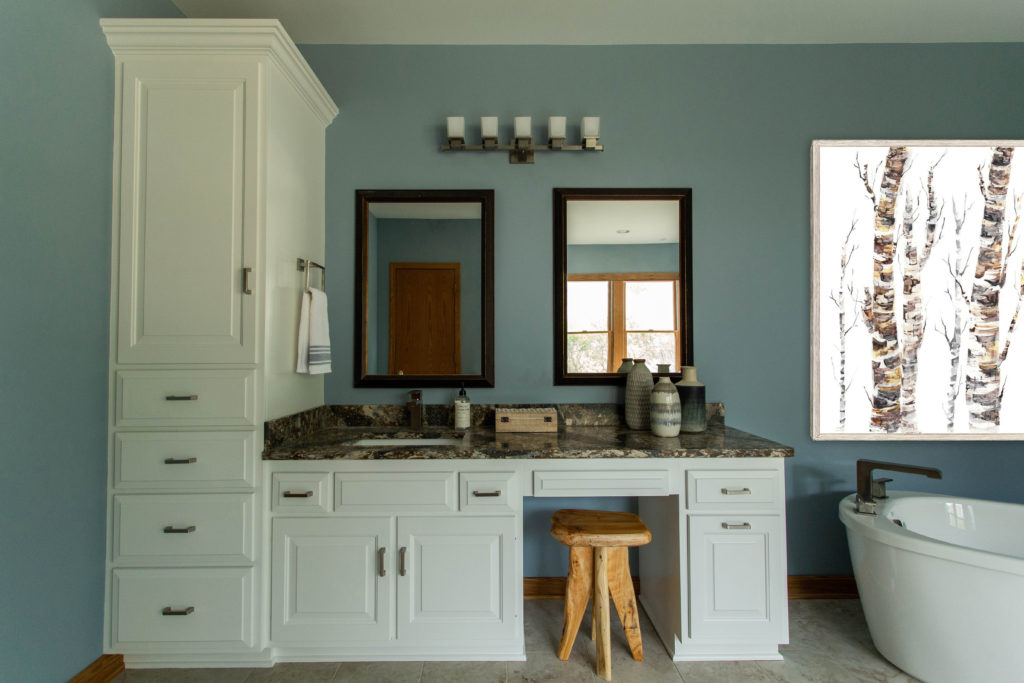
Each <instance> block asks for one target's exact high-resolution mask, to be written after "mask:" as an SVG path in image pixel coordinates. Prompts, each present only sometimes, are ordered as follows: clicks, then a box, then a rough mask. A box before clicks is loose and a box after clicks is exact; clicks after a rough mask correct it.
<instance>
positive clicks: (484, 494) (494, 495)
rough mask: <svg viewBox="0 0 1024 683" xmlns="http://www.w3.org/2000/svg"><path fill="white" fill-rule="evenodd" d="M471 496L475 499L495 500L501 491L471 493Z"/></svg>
mask: <svg viewBox="0 0 1024 683" xmlns="http://www.w3.org/2000/svg"><path fill="white" fill-rule="evenodd" d="M473 495H474V496H476V497H477V498H497V497H498V496H500V495H501V491H473Z"/></svg>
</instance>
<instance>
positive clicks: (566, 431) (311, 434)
mask: <svg viewBox="0 0 1024 683" xmlns="http://www.w3.org/2000/svg"><path fill="white" fill-rule="evenodd" d="M713 405H719V406H720V404H709V413H708V414H709V420H708V428H707V431H705V432H701V433H699V434H680V435H679V436H678V437H671V438H660V437H657V436H654V434H652V433H651V432H649V431H635V430H632V429H629V428H628V427H626V426H625V425H622V424H618V423H617V422H618V420H614V421H613V420H610V419H609V420H601V419H591V420H583V421H589V422H602V421H604V422H614V423H611V424H579V422H580V420H579V419H578V418H575V417H574V416H575V415H577V414H578V413H573V412H571V411H568V410H563V408H562V407H561V406H559V429H558V432H547V433H522V432H495V431H494V426H493V417H492V419H491V424H486V419H480V420H477V421H476V424H474V426H472V427H471V428H470V429H468V430H456V429H453V428H452V427H450V426H445V425H443V424H440V425H434V426H430V425H427V426H424V427H423V428H422V429H418V430H413V429H409V428H407V427H402V426H400V425H395V424H381V422H387V420H376V419H375V420H366V422H368V424H364V425H353V424H338V420H333V421H332V420H331V419H330V417H329V416H330V413H325V414H326V415H328V419H321V417H322V416H309V415H306V414H301V415H300V416H291V417H289V418H283V420H291V422H290V423H287V424H288V425H289V427H288V428H287V429H281V424H284V423H281V422H280V421H277V426H276V427H275V424H274V423H270V422H268V423H267V438H266V444H265V446H266V447H265V450H264V452H263V459H264V460H444V459H494V458H513V459H540V458H574V459H582V458H787V457H792V456H793V449H792V448H790V447H788V446H784V445H782V444H780V443H776V442H774V441H770V440H768V439H765V438H762V437H759V436H755V435H753V434H749V433H747V432H743V431H740V430H738V429H734V428H732V427H728V426H726V424H725V421H724V418H723V415H724V410H723V411H716V410H715V409H714V408H712V406H713ZM339 408H348V407H347V406H345V407H341V406H329V407H324V409H318V410H328V411H329V410H331V409H334V410H335V413H334V415H337V414H338V410H337V409H339ZM474 408H476V406H474ZM364 412H365V411H364ZM351 421H352V420H351V417H350V419H349V420H348V421H347V422H351ZM332 422H333V423H332ZM417 438H424V439H439V438H444V439H460V440H461V443H460V444H459V445H457V446H437V445H427V446H420V445H408V446H405V445H403V446H356V445H354V442H356V441H358V440H361V439H417Z"/></svg>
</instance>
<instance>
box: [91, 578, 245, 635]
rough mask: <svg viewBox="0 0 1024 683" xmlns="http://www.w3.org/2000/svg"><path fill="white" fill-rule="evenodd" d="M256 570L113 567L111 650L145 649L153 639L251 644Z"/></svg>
mask: <svg viewBox="0 0 1024 683" xmlns="http://www.w3.org/2000/svg"><path fill="white" fill-rule="evenodd" d="M252 572H253V570H252V569H245V568H235V567H231V568H223V569H220V568H217V569H214V568H209V569H115V570H114V571H113V582H112V586H111V587H112V598H113V600H112V609H111V619H112V624H111V640H112V645H113V649H114V650H116V651H117V652H138V651H146V650H147V649H148V647H149V646H150V645H151V644H153V643H178V644H182V645H191V646H199V647H202V648H209V647H211V646H215V645H219V646H222V647H232V646H234V647H251V646H252V644H253V627H252V611H251V608H250V605H251V602H252V581H253V579H252ZM165 612H171V614H165Z"/></svg>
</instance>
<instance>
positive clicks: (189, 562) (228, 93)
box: [101, 19, 338, 666]
mask: <svg viewBox="0 0 1024 683" xmlns="http://www.w3.org/2000/svg"><path fill="white" fill-rule="evenodd" d="M101 25H102V28H103V31H104V33H105V34H106V37H107V42H108V43H109V45H110V48H111V50H113V53H114V56H115V106H114V112H115V115H114V197H113V248H112V252H111V264H112V266H111V271H112V272H111V309H110V310H111V325H110V340H111V341H110V395H109V415H110V417H109V434H110V438H109V458H110V460H109V468H108V471H109V475H108V498H107V500H108V505H107V511H108V512H107V517H108V519H107V523H108V527H107V529H108V535H107V539H108V540H107V558H106V559H107V570H106V582H107V585H106V614H105V626H104V649H105V651H106V652H113V653H124V654H125V659H126V662H127V663H128V664H129V666H159V665H172V666H173V665H174V664H180V663H182V662H191V663H202V662H209V663H210V664H215V665H220V666H225V665H231V664H238V665H244V664H249V663H255V662H258V661H260V660H261V659H265V658H266V657H267V655H266V654H261V652H262V651H263V650H264V645H265V643H264V642H262V641H263V640H264V638H265V636H264V635H263V634H265V633H266V631H267V629H266V620H267V615H266V614H265V613H264V610H263V605H264V604H265V603H266V600H264V599H263V598H262V595H261V594H262V592H263V591H264V590H265V588H264V586H265V577H263V576H262V572H263V567H264V566H265V564H266V553H268V552H269V549H268V548H267V547H266V544H265V542H264V536H265V530H264V529H263V528H262V517H263V515H262V514H261V512H260V511H261V510H262V509H263V507H264V504H263V501H261V500H260V498H261V496H262V492H261V486H260V482H261V477H262V474H261V464H262V463H261V459H260V454H261V452H262V449H263V439H262V428H263V422H264V421H265V420H268V419H274V418H277V417H281V416H283V415H288V414H291V413H295V412H298V411H302V410H306V409H309V408H313V407H316V406H319V405H322V403H323V379H322V377H315V376H312V377H311V376H303V375H298V374H296V373H295V372H294V370H295V360H296V358H295V355H296V335H297V327H298V318H299V303H300V300H301V293H302V289H303V286H304V282H305V274H304V273H303V272H301V271H300V270H298V268H297V259H300V258H301V259H312V260H314V261H318V262H320V263H324V129H325V128H326V126H327V125H329V124H330V122H331V121H332V120H333V119H334V117H335V116H336V115H337V113H338V110H337V107H336V106H335V104H334V102H333V101H332V100H331V98H330V96H329V95H328V94H327V92H326V91H325V90H324V88H323V86H322V85H321V84H320V82H319V81H318V80H317V78H316V76H315V75H314V74H313V72H312V70H311V69H310V68H309V65H308V64H307V63H306V62H305V60H304V59H303V57H302V55H301V54H300V53H299V51H298V49H296V47H295V45H294V43H292V41H291V39H290V38H289V37H288V35H287V34H286V33H285V31H284V29H283V28H282V27H281V25H280V23H279V22H277V21H276V20H191V19H160V20H150V19H146V20H140V19H105V20H102V21H101ZM318 277H319V274H318V273H314V274H313V276H312V278H314V279H312V280H311V281H314V282H316V281H318V279H315V278H318Z"/></svg>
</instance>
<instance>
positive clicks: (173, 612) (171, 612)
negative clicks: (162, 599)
mask: <svg viewBox="0 0 1024 683" xmlns="http://www.w3.org/2000/svg"><path fill="white" fill-rule="evenodd" d="M195 611H196V608H195V607H192V606H191V605H189V606H188V607H186V608H185V609H174V608H173V607H164V611H163V612H161V614H163V615H164V616H165V617H184V616H188V615H189V614H192V613H193V612H195Z"/></svg>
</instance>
